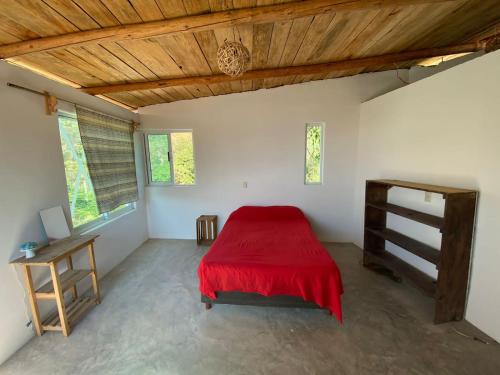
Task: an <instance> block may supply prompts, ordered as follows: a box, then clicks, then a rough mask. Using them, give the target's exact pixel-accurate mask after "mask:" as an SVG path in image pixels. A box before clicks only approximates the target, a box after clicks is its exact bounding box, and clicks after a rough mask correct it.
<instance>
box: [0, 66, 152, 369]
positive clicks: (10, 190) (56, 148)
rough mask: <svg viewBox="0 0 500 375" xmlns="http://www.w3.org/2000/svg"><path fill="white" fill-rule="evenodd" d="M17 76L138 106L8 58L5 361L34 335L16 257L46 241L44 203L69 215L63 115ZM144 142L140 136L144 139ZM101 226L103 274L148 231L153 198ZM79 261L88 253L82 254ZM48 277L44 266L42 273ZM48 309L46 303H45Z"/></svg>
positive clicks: (3, 72)
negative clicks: (49, 110) (29, 244)
mask: <svg viewBox="0 0 500 375" xmlns="http://www.w3.org/2000/svg"><path fill="white" fill-rule="evenodd" d="M7 82H12V83H17V84H20V85H24V86H28V87H30V88H34V89H37V90H41V91H43V90H48V91H50V92H51V93H54V94H56V95H59V96H61V97H64V98H67V99H70V100H74V101H77V102H78V103H80V104H82V105H85V106H89V107H92V108H95V109H96V110H100V111H103V112H106V113H109V114H112V115H115V116H120V117H122V118H129V119H132V118H134V116H135V115H134V114H133V113H131V112H128V111H126V110H123V109H121V108H119V107H116V106H114V105H111V104H108V103H105V102H103V101H101V100H99V99H96V98H93V97H90V96H88V95H85V94H82V93H79V92H77V91H76V90H74V89H71V88H68V87H64V86H62V85H60V84H57V83H55V82H52V81H50V80H48V79H45V78H43V77H40V76H37V75H35V74H33V73H30V72H28V71H25V70H23V69H20V68H17V67H13V66H11V65H9V64H7V63H4V62H1V63H0V112H1V113H2V117H1V123H0V259H1V262H0V285H1V288H0V332H2V335H1V339H0V363H2V362H3V361H4V360H5V359H7V358H8V357H9V356H10V355H11V354H12V353H13V352H14V351H16V350H17V349H18V348H20V347H21V346H22V345H23V344H24V343H25V342H26V341H28V340H29V339H30V338H31V337H32V336H33V330H32V328H31V327H26V326H25V325H26V323H27V321H28V320H29V318H28V317H27V315H26V314H27V311H29V309H28V307H27V306H28V305H27V301H26V297H25V293H24V289H23V287H22V286H21V284H20V281H19V276H20V275H21V273H20V272H19V270H17V269H15V267H14V266H12V265H9V264H8V261H9V260H10V259H12V258H14V257H15V256H16V255H17V254H18V252H17V249H18V247H19V245H20V244H21V243H22V242H25V241H30V240H32V241H44V240H45V234H44V231H43V227H42V224H41V220H40V217H39V214H38V212H39V210H41V209H44V208H49V207H53V206H57V205H61V206H63V207H64V210H65V213H66V215H67V217H69V207H68V197H67V191H66V181H65V175H64V164H63V159H62V152H61V146H60V141H59V131H58V124H57V116H56V115H52V116H47V115H45V109H44V102H43V98H42V97H40V96H37V95H34V94H31V93H28V92H25V91H20V90H16V89H13V88H9V87H7V86H6V83H7ZM141 144H142V143H141V142H139V145H141ZM142 155H143V152H142V151H141V150H140V149H138V150H137V156H138V157H139V163H138V167H139V170H138V177H139V180H140V181H141V183H142V181H143V170H142V165H143V164H142V162H141V158H142ZM143 196H144V194H143V187H142V186H141V200H140V201H139V203H138V207H137V210H135V211H134V212H132V213H129V214H128V215H126V216H124V217H122V218H119V219H117V220H116V221H114V222H112V223H109V224H107V225H105V226H103V227H102V228H100V229H98V230H96V231H95V233H97V234H100V237H99V238H98V239H97V241H96V247H95V251H96V260H97V266H98V273H99V275H100V276H101V277H102V276H103V275H104V274H105V273H106V272H108V271H109V270H110V269H111V268H113V267H114V266H115V265H117V264H118V263H119V262H120V261H121V260H123V259H124V258H125V257H126V256H127V255H129V254H130V253H131V252H132V251H133V250H134V249H135V248H137V247H138V246H139V245H140V244H141V243H142V242H144V241H145V240H146V238H147V223H146V214H145V205H144V199H143ZM77 261H81V259H80V260H78V259H77ZM46 277H47V274H44V273H40V272H37V273H36V274H35V278H36V281H40V280H42V279H44V278H46ZM45 310H46V309H45Z"/></svg>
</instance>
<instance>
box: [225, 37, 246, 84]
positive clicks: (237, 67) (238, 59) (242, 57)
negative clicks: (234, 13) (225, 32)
mask: <svg viewBox="0 0 500 375" xmlns="http://www.w3.org/2000/svg"><path fill="white" fill-rule="evenodd" d="M249 63H250V53H249V52H248V49H247V48H246V47H245V46H244V45H243V44H242V43H241V39H240V42H228V41H227V40H225V41H224V44H223V45H221V46H220V47H219V49H218V50H217V64H218V65H219V69H220V70H221V72H223V73H225V74H227V75H228V76H231V77H237V76H240V75H242V74H243V73H245V72H246V71H247V70H248V67H249Z"/></svg>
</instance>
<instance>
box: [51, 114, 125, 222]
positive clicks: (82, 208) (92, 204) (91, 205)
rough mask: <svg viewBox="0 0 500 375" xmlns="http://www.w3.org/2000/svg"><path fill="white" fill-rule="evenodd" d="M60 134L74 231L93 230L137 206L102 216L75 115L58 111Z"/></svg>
mask: <svg viewBox="0 0 500 375" xmlns="http://www.w3.org/2000/svg"><path fill="white" fill-rule="evenodd" d="M59 133H60V135H61V147H62V153H63V158H64V169H65V172H66V186H67V188H68V198H69V206H70V210H71V220H72V223H73V228H74V229H76V228H78V229H79V230H85V229H90V228H91V227H93V226H95V225H99V224H100V223H101V222H105V221H106V220H109V219H111V218H113V217H115V216H117V215H119V214H121V213H123V212H125V211H126V210H130V209H132V208H133V207H134V204H133V203H130V204H127V205H123V206H120V207H118V208H117V209H115V210H113V211H112V212H109V213H105V214H102V215H101V214H99V211H98V209H97V202H96V198H95V194H94V188H93V186H92V181H91V179H90V175H89V171H88V169H87V161H86V159H85V152H84V150H83V145H82V141H81V139H80V131H79V129H78V121H77V119H76V115H75V114H72V113H66V112H59Z"/></svg>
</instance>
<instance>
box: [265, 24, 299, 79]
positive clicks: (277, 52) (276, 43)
mask: <svg viewBox="0 0 500 375" xmlns="http://www.w3.org/2000/svg"><path fill="white" fill-rule="evenodd" d="M291 28H292V21H282V22H275V23H274V28H273V34H272V36H271V45H270V46H269V56H268V59H267V66H268V67H277V66H279V64H280V61H281V58H282V56H283V52H284V50H285V45H286V43H287V41H288V36H289V34H290V29H291ZM263 84H264V87H265V88H271V87H277V86H281V85H282V84H283V79H282V78H268V79H266V80H264V82H263Z"/></svg>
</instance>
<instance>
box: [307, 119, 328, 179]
mask: <svg viewBox="0 0 500 375" xmlns="http://www.w3.org/2000/svg"><path fill="white" fill-rule="evenodd" d="M323 129H324V124H323V123H311V124H306V157H305V183H306V184H307V185H309V184H321V183H322V181H323Z"/></svg>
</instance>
